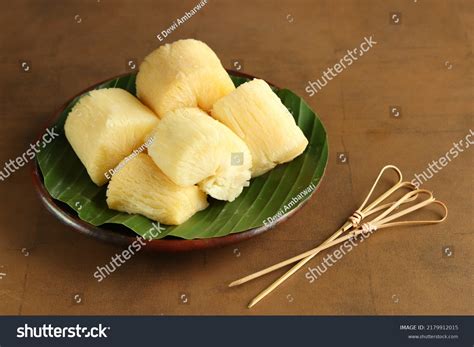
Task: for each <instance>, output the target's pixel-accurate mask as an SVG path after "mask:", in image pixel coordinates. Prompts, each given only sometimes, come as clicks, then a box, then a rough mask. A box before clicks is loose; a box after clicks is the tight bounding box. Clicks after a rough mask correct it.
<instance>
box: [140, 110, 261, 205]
mask: <svg viewBox="0 0 474 347" xmlns="http://www.w3.org/2000/svg"><path fill="white" fill-rule="evenodd" d="M148 153H149V155H150V156H151V157H152V158H153V161H154V162H155V163H156V165H158V167H159V168H160V169H161V170H162V171H163V172H164V173H165V174H166V175H167V176H168V177H169V178H170V179H171V180H172V181H173V182H175V183H176V184H178V185H180V186H184V187H186V186H189V185H193V184H198V185H199V187H200V188H201V189H202V190H204V191H205V192H206V193H208V194H209V195H210V196H212V197H213V198H215V199H219V200H227V201H233V200H234V199H235V198H236V197H237V196H238V195H239V194H240V193H241V192H242V190H243V188H244V187H246V186H248V184H249V182H248V181H249V179H250V168H251V166H252V157H251V155H250V152H249V149H248V147H247V145H246V144H245V143H244V142H243V141H242V140H241V139H240V138H239V137H238V136H237V135H235V134H234V133H233V132H232V131H231V130H230V129H229V128H227V127H226V126H225V125H223V124H222V123H220V122H218V121H216V120H215V119H213V118H212V117H210V116H209V115H208V114H207V113H205V112H203V111H202V110H200V109H198V108H181V109H177V110H175V111H171V112H169V113H167V114H166V115H165V116H164V117H163V118H162V119H161V120H160V123H159V124H158V126H157V127H156V129H155V131H154V133H153V143H152V144H151V146H150V147H149V148H148Z"/></svg>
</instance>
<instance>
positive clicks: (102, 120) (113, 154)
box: [64, 88, 159, 186]
mask: <svg viewBox="0 0 474 347" xmlns="http://www.w3.org/2000/svg"><path fill="white" fill-rule="evenodd" d="M158 121H159V119H158V117H157V116H156V115H155V114H154V113H153V112H152V111H151V110H150V109H148V108H147V107H146V106H144V105H143V104H142V103H141V102H140V101H139V100H138V99H137V98H135V97H134V96H133V95H132V94H130V93H129V92H127V91H125V90H123V89H119V88H109V89H99V90H93V91H91V92H89V93H88V94H87V95H85V96H83V97H81V99H80V100H79V102H78V103H77V104H76V105H75V106H74V107H73V109H72V110H71V112H70V113H69V115H68V117H67V120H66V124H65V125H64V129H65V133H66V137H67V139H68V141H69V143H70V144H71V146H72V148H73V149H74V152H76V154H77V156H78V157H79V159H80V160H81V162H82V164H84V166H85V168H86V170H87V173H88V174H89V176H90V178H91V179H92V181H93V182H94V183H95V184H97V185H98V186H101V185H103V184H104V183H106V182H107V180H108V179H107V177H106V176H105V174H106V172H108V171H109V170H111V169H113V168H114V167H115V166H117V164H118V163H120V161H121V160H122V159H124V158H125V157H126V156H128V155H129V154H130V153H132V152H133V150H134V149H135V148H137V147H139V146H141V145H142V144H143V143H144V141H145V139H146V137H147V135H149V133H150V132H151V131H152V130H153V128H154V127H155V126H156V124H157V123H158Z"/></svg>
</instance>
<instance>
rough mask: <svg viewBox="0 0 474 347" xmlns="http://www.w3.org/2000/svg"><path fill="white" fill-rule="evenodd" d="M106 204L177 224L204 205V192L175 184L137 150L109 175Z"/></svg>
mask: <svg viewBox="0 0 474 347" xmlns="http://www.w3.org/2000/svg"><path fill="white" fill-rule="evenodd" d="M107 205H108V206H109V207H110V208H111V209H114V210H118V211H122V212H127V213H138V214H141V215H143V216H145V217H148V218H150V219H152V220H155V221H158V222H160V223H163V224H169V225H177V224H181V223H183V222H185V221H186V220H188V219H189V218H190V217H191V216H192V215H193V214H195V213H196V212H198V211H201V210H203V209H205V208H206V207H207V205H208V204H207V201H206V194H205V193H203V192H202V191H201V190H200V189H199V188H198V187H196V186H189V187H180V186H178V185H176V184H175V183H173V182H172V181H171V180H170V179H169V178H168V177H166V175H165V174H163V172H162V171H161V170H160V169H159V168H158V167H157V166H156V165H155V163H154V162H153V160H152V159H151V158H150V157H149V156H148V155H146V154H144V153H140V154H138V155H137V156H136V157H135V158H133V159H131V160H130V161H128V162H127V163H126V164H125V165H124V166H123V168H122V169H121V170H120V171H118V172H117V173H115V174H114V175H113V176H112V179H111V180H110V183H109V186H108V188H107Z"/></svg>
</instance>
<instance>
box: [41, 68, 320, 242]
mask: <svg viewBox="0 0 474 347" xmlns="http://www.w3.org/2000/svg"><path fill="white" fill-rule="evenodd" d="M135 78H136V73H131V74H129V75H125V76H120V77H117V78H114V79H112V80H110V81H107V82H105V83H102V84H101V85H99V86H97V87H96V89H100V88H112V87H117V88H122V89H125V90H128V91H129V92H131V93H132V94H134V95H135V94H136V90H135ZM231 78H232V80H233V81H234V84H235V85H236V86H238V85H240V84H242V83H244V82H246V81H247V80H248V79H246V78H243V77H237V76H232V75H231ZM274 91H275V92H276V94H277V95H278V96H279V97H280V99H281V100H282V102H283V103H284V104H285V105H286V106H287V108H288V109H289V110H290V112H291V113H292V114H293V116H294V117H295V120H296V123H297V124H298V126H299V127H300V128H301V129H302V130H303V132H304V134H305V136H306V137H307V138H308V140H309V145H308V147H307V149H306V150H305V152H304V153H303V154H301V155H300V156H299V157H298V158H296V159H294V160H293V161H292V162H290V163H287V164H283V165H278V166H277V167H276V168H275V169H273V170H271V171H270V172H268V173H267V174H265V175H263V176H260V177H257V178H255V179H253V180H252V181H251V182H250V186H249V187H248V188H245V189H244V191H243V192H242V194H241V195H240V196H239V197H238V198H237V199H236V200H234V201H233V202H223V201H218V200H214V199H211V198H208V200H209V203H210V204H209V207H208V208H207V209H205V210H204V211H201V212H198V213H196V214H195V215H194V216H193V217H191V218H190V219H189V220H188V221H186V222H185V223H183V224H181V225H178V226H164V225H161V226H160V227H161V228H160V231H161V232H160V233H153V235H155V238H157V239H160V238H163V237H166V236H174V237H179V238H183V239H203V238H211V237H219V236H225V235H228V234H232V233H238V232H242V231H246V230H249V229H252V228H256V227H260V226H262V225H268V224H271V221H272V220H271V219H269V217H270V218H271V217H277V218H280V217H282V216H283V215H286V214H288V213H290V212H291V211H292V210H294V209H295V208H297V207H298V206H300V205H301V204H303V203H304V202H305V201H306V200H307V199H309V197H310V196H311V194H312V193H313V192H314V188H315V187H316V186H317V185H318V183H319V181H320V180H321V177H322V175H323V174H324V170H325V167H326V164H327V156H328V147H327V137H326V131H325V129H324V127H323V125H322V124H321V121H320V120H319V118H318V117H317V116H316V115H315V113H314V112H313V111H311V109H310V108H309V107H308V105H307V104H306V103H305V102H304V101H303V100H302V99H301V98H300V97H298V96H297V95H296V94H294V93H293V92H291V91H289V90H286V89H281V90H279V89H277V88H274ZM79 98H80V97H77V98H75V99H74V100H73V101H72V102H71V103H70V104H69V105H68V106H67V107H66V108H65V109H64V110H63V112H62V113H61V115H60V117H59V119H58V120H57V121H56V123H55V124H54V125H55V128H56V132H57V133H59V134H60V135H59V137H57V138H56V139H55V140H54V141H52V142H51V143H50V144H49V145H47V146H46V147H45V148H43V149H42V150H41V152H40V153H38V156H37V161H38V164H39V167H40V170H41V172H42V174H43V177H44V184H45V187H46V189H47V190H48V192H49V194H50V195H51V196H52V197H53V198H54V199H57V200H59V201H62V202H64V203H66V204H67V205H69V206H70V207H71V208H72V209H74V210H75V211H76V212H77V214H78V216H79V218H80V219H82V220H83V221H86V222H88V223H90V224H92V225H95V226H100V225H103V224H106V223H117V224H122V225H124V226H126V227H128V228H129V229H131V230H133V231H134V232H136V233H137V234H139V235H141V236H145V235H146V236H147V237H149V236H150V234H151V233H148V231H149V230H152V229H153V228H154V225H155V227H156V223H155V224H154V225H153V224H152V223H153V221H151V220H150V219H148V218H146V217H143V216H141V215H138V214H133V215H130V214H126V213H122V212H118V211H114V210H111V209H109V208H108V207H107V203H106V195H105V193H106V189H107V188H106V186H103V187H97V186H96V185H95V184H94V183H93V182H92V181H91V179H90V178H89V176H88V175H87V172H86V170H85V168H84V166H83V165H82V163H81V161H80V160H79V158H78V157H77V156H76V154H75V153H74V151H73V149H72V147H71V146H70V145H69V143H68V141H67V139H66V136H65V135H64V122H65V120H66V118H67V115H68V114H69V111H70V110H71V108H72V107H73V106H74V104H75V103H76V102H77V101H78V99H79ZM157 234H158V235H157Z"/></svg>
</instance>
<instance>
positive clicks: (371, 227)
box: [248, 189, 448, 308]
mask: <svg viewBox="0 0 474 347" xmlns="http://www.w3.org/2000/svg"><path fill="white" fill-rule="evenodd" d="M419 193H425V194H428V195H429V198H428V199H426V200H423V201H421V202H420V203H418V204H416V205H414V206H411V207H409V208H407V209H404V210H402V211H400V212H397V213H395V214H393V215H391V216H388V215H389V214H390V213H391V212H392V211H393V210H395V209H396V208H397V207H399V206H400V205H401V204H403V203H404V202H406V200H407V199H409V198H410V197H412V196H413V195H418V194H419ZM432 203H436V204H439V205H441V206H442V207H443V208H444V210H445V214H444V216H443V217H442V218H441V219H438V220H422V221H403V222H394V223H388V222H390V221H392V220H396V219H398V218H400V217H402V216H404V215H407V214H409V213H412V212H414V211H417V210H419V209H421V208H423V207H426V206H428V205H430V204H432ZM387 216H388V217H387ZM447 216H448V209H447V207H446V205H445V204H444V203H443V202H441V201H438V200H436V199H435V198H434V197H433V195H432V193H431V192H429V191H427V190H421V189H419V190H414V191H412V192H409V193H407V194H405V195H404V196H403V197H402V198H401V199H400V200H399V201H397V202H396V203H395V204H393V205H392V206H391V207H389V208H388V209H387V210H386V211H385V212H383V213H382V214H381V215H380V216H377V217H376V218H375V219H373V220H372V221H370V222H368V223H364V224H363V225H362V227H361V228H358V229H356V230H354V231H351V232H350V233H348V234H347V235H345V236H341V237H339V238H337V239H335V240H332V241H330V242H325V243H323V244H322V245H321V246H319V247H317V248H316V249H315V250H316V251H315V253H314V254H313V255H311V256H308V257H306V258H304V259H302V260H301V261H300V262H299V263H297V264H296V265H295V266H293V267H292V268H291V269H290V270H288V271H287V272H286V273H285V274H284V275H283V276H281V277H280V278H278V279H277V280H276V281H275V282H273V283H272V284H271V285H270V286H268V287H267V288H266V289H264V290H263V291H262V292H260V293H259V294H258V295H257V296H256V297H255V298H254V299H252V300H251V301H250V303H249V304H248V308H251V307H253V306H254V305H255V304H257V303H258V302H259V301H260V300H262V299H263V298H264V297H265V296H267V295H268V294H270V293H271V292H272V291H273V290H274V289H276V288H277V287H278V286H279V285H280V284H281V283H283V282H284V281H285V280H286V279H287V278H289V277H290V276H291V275H293V274H294V273H295V272H296V271H298V270H299V269H300V268H301V267H303V266H304V265H305V264H306V263H307V262H308V261H309V260H311V259H312V258H313V256H314V255H316V254H317V253H319V252H320V251H322V250H324V249H327V248H330V247H333V246H335V245H337V244H339V243H341V242H345V241H347V240H349V239H351V238H355V237H357V236H359V235H361V234H363V233H368V232H372V231H375V230H378V229H383V228H389V227H395V226H401V225H415V224H436V223H441V222H443V221H444V220H445V219H446V218H447ZM384 217H386V218H384ZM318 248H319V249H318Z"/></svg>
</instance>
